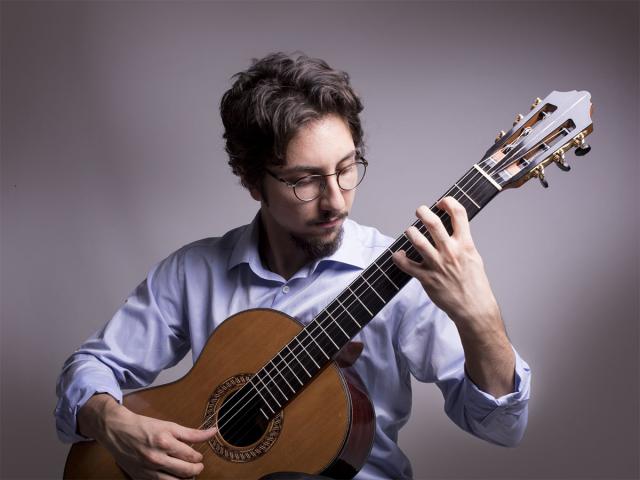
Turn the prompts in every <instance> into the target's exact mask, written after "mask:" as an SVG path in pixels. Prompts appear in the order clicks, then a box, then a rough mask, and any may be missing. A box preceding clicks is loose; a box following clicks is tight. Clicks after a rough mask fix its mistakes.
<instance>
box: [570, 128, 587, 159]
mask: <svg viewBox="0 0 640 480" xmlns="http://www.w3.org/2000/svg"><path fill="white" fill-rule="evenodd" d="M573 145H574V146H575V147H576V150H575V153H576V155H577V156H578V157H582V156H584V155H586V154H587V153H589V152H590V151H591V146H590V145H587V142H585V141H584V133H581V134H580V135H578V136H577V137H576V138H574V140H573Z"/></svg>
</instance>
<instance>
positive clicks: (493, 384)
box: [393, 197, 515, 397]
mask: <svg viewBox="0 0 640 480" xmlns="http://www.w3.org/2000/svg"><path fill="white" fill-rule="evenodd" d="M438 207H439V208H442V209H443V210H445V211H446V212H447V213H448V214H449V216H450V217H451V222H452V226H453V234H452V235H451V236H450V235H449V234H448V232H447V231H446V229H445V227H444V225H443V224H442V222H441V220H440V218H438V216H437V215H436V214H434V213H433V212H432V211H431V210H429V209H428V208H427V207H424V206H423V207H420V208H419V209H418V211H417V216H418V218H419V219H420V220H421V221H422V223H423V224H424V225H425V226H426V227H427V230H428V231H429V233H430V234H431V237H432V238H433V241H434V244H435V245H432V244H431V243H430V242H429V241H428V240H427V238H426V237H425V236H424V235H422V234H421V233H420V232H419V231H418V230H417V229H416V228H415V227H410V228H409V229H408V230H407V231H406V232H405V233H406V235H407V237H408V238H409V240H410V241H411V243H412V244H413V246H414V247H415V249H416V250H417V251H418V253H420V255H421V256H422V258H423V261H422V262H420V263H418V262H415V261H413V260H411V259H409V258H408V257H407V256H406V254H405V252H403V251H402V252H398V253H396V254H394V256H393V259H394V261H395V263H396V265H397V266H398V267H399V268H400V269H402V270H403V271H404V272H406V273H408V274H409V275H411V276H413V277H415V278H416V279H417V280H419V281H420V283H421V284H422V286H423V287H424V289H425V291H426V292H427V295H429V297H430V298H431V300H432V301H433V302H434V303H435V304H436V305H437V306H438V307H440V308H441V309H442V310H443V311H445V312H446V313H447V314H448V315H449V318H451V320H452V321H453V322H454V323H455V325H456V327H457V329H458V332H459V334H460V339H461V340H462V346H463V348H464V353H465V366H466V370H467V373H468V375H469V376H470V377H471V378H472V379H473V381H474V383H475V384H476V385H477V386H478V387H480V388H481V389H482V390H484V391H485V392H487V393H490V394H491V395H493V396H495V397H499V396H502V395H505V394H508V393H511V392H513V387H514V368H515V356H514V353H513V350H512V348H511V344H510V342H509V339H508V338H507V334H506V331H505V327H504V323H503V321H502V317H501V315H500V309H499V308H498V304H497V302H496V299H495V297H494V295H493V292H492V291H491V287H490V285H489V280H488V279H487V276H486V274H485V271H484V266H483V263H482V258H481V257H480V254H479V253H478V251H477V250H476V248H475V245H474V244H473V240H472V238H471V233H470V230H469V221H468V219H467V212H466V210H465V209H464V207H463V206H462V205H461V204H460V203H458V202H457V201H456V200H455V199H453V198H451V197H446V198H444V199H442V200H441V201H440V202H439V203H438Z"/></svg>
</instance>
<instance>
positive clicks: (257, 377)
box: [254, 368, 287, 409]
mask: <svg viewBox="0 0 640 480" xmlns="http://www.w3.org/2000/svg"><path fill="white" fill-rule="evenodd" d="M260 374H263V375H266V376H267V378H268V379H269V380H270V379H271V377H270V375H269V372H267V369H266V368H263V369H261V370H260V371H259V372H258V373H256V375H255V376H254V378H255V379H256V380H259V381H260V382H261V383H262V386H263V387H264V390H266V392H267V393H268V394H269V395H270V396H271V398H273V400H274V401H275V402H276V406H277V407H278V408H279V409H280V408H282V405H284V403H285V402H286V401H287V396H286V395H285V394H284V393H282V391H280V393H282V396H283V397H284V398H285V402H282V401H280V400H278V399H277V398H276V396H275V395H274V394H273V392H272V390H271V389H270V388H269V387H268V386H267V384H266V383H265V381H264V379H263V378H261V377H260ZM271 383H273V384H274V385H275V386H276V388H278V390H280V387H278V384H277V383H275V382H273V381H271ZM263 399H264V397H263ZM267 406H269V405H268V404H267Z"/></svg>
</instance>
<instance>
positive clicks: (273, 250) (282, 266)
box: [258, 213, 309, 280]
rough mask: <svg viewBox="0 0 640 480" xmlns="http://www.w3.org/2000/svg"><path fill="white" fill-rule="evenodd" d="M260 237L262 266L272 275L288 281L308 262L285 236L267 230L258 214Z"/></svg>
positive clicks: (261, 216)
mask: <svg viewBox="0 0 640 480" xmlns="http://www.w3.org/2000/svg"><path fill="white" fill-rule="evenodd" d="M259 223H260V235H259V243H258V251H259V252H260V259H261V260H262V264H263V265H264V266H265V267H266V268H267V269H269V270H271V271H272V272H273V273H277V274H278V275H280V276H281V277H282V278H284V279H285V280H289V279H290V278H291V277H292V276H293V275H294V274H295V273H296V272H297V271H298V270H300V269H301V268H302V267H303V266H304V265H306V264H307V263H308V262H309V258H308V256H307V254H306V253H305V252H303V251H302V250H301V249H300V248H299V247H298V246H297V245H296V244H295V243H294V242H293V240H291V238H290V237H289V236H287V235H278V234H277V233H276V232H274V231H273V230H274V229H268V228H267V227H266V225H265V221H264V218H263V215H262V213H261V214H260V222H259Z"/></svg>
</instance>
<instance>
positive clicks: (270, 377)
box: [261, 365, 289, 405]
mask: <svg viewBox="0 0 640 480" xmlns="http://www.w3.org/2000/svg"><path fill="white" fill-rule="evenodd" d="M267 366H268V365H267ZM267 366H265V368H263V369H262V370H261V371H264V373H265V375H266V376H267V378H268V379H269V382H271V383H272V384H274V385H275V386H276V388H277V389H278V391H279V392H280V395H282V396H283V397H284V402H283V401H281V400H277V399H276V402H277V403H279V404H280V405H284V404H285V403H286V402H288V401H289V399H288V398H287V396H286V395H285V393H284V392H283V391H282V389H281V388H280V385H278V382H277V381H275V380H274V379H273V377H272V376H271V374H270V373H269V371H268V370H267V368H266V367H267ZM265 386H266V387H267V391H268V392H269V395H271V396H272V397H273V398H276V397H275V395H274V394H273V393H272V391H271V389H270V388H269V387H268V385H265Z"/></svg>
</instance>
